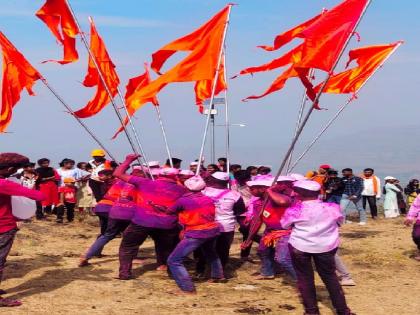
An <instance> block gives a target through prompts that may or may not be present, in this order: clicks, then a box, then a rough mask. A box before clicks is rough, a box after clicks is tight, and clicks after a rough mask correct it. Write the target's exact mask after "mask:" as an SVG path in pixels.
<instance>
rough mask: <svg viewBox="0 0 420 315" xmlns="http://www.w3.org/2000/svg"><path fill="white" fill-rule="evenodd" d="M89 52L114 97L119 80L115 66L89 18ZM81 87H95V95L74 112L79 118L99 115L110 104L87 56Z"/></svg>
mask: <svg viewBox="0 0 420 315" xmlns="http://www.w3.org/2000/svg"><path fill="white" fill-rule="evenodd" d="M90 50H91V52H92V54H93V56H94V58H95V61H96V64H97V65H98V67H99V69H100V71H101V74H102V76H103V78H104V79H105V82H106V85H107V87H108V89H109V91H110V93H111V95H112V97H115V95H117V93H118V85H119V84H120V79H119V77H118V75H117V72H116V71H115V65H114V64H113V63H112V61H111V58H110V57H109V55H108V52H107V50H106V46H105V43H104V41H103V40H102V38H101V37H100V36H99V34H98V32H97V30H96V27H95V24H94V23H93V20H92V19H91V18H90ZM83 85H84V86H86V87H94V86H96V87H97V89H96V94H95V96H94V97H93V99H92V100H90V101H89V102H88V103H87V105H86V106H85V107H84V108H82V109H79V110H78V111H76V112H75V115H76V116H77V117H79V118H87V117H91V116H94V115H96V114H97V113H99V112H100V111H101V110H102V109H103V108H104V107H105V106H106V105H108V104H109V103H110V102H111V98H110V97H109V94H108V92H107V90H106V88H105V86H104V84H103V82H102V80H101V78H100V76H99V72H98V69H97V68H96V66H95V63H94V61H93V59H92V57H91V56H89V62H88V71H87V75H86V77H85V80H84V81H83Z"/></svg>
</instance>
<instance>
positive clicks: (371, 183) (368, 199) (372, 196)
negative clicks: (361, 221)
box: [362, 168, 381, 220]
mask: <svg viewBox="0 0 420 315" xmlns="http://www.w3.org/2000/svg"><path fill="white" fill-rule="evenodd" d="M374 173H375V171H374V169H373V168H366V169H365V170H364V171H363V175H362V178H363V191H362V198H363V209H365V210H366V203H369V209H370V215H371V216H372V219H374V220H375V219H377V218H378V207H377V205H376V200H377V199H380V198H381V180H380V179H379V178H378V177H377V176H375V175H374Z"/></svg>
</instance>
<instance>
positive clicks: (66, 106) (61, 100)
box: [41, 76, 117, 161]
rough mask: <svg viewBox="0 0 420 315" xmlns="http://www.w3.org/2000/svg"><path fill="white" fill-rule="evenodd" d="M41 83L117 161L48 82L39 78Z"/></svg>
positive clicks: (111, 156) (110, 155) (109, 154)
mask: <svg viewBox="0 0 420 315" xmlns="http://www.w3.org/2000/svg"><path fill="white" fill-rule="evenodd" d="M41 81H42V83H44V85H45V86H46V87H47V88H48V89H49V90H50V92H51V93H52V94H53V95H54V96H55V97H56V98H57V99H58V101H59V102H60V103H61V104H63V106H64V107H65V108H66V110H67V111H68V112H69V113H70V115H72V116H73V117H74V118H75V119H76V120H77V122H78V123H79V124H80V125H81V126H82V127H83V129H85V130H86V132H87V133H88V134H89V135H90V136H91V137H92V139H93V140H95V142H96V143H97V144H98V145H99V146H100V147H101V148H102V149H103V150H104V151H105V152H106V153H107V154H108V156H109V157H110V158H111V159H112V160H114V161H117V159H116V158H115V157H114V156H113V155H112V154H111V153H110V151H109V150H108V149H107V148H106V147H105V146H104V144H103V143H102V142H101V141H100V140H99V139H98V138H97V137H96V136H95V134H94V133H93V132H92V131H91V130H90V129H89V128H88V126H86V124H85V123H84V122H83V121H82V120H81V119H80V118H79V117H77V116H76V115H75V114H74V111H73V110H72V109H71V107H70V106H69V105H68V104H67V103H66V102H65V101H64V100H63V99H62V98H61V96H60V95H59V94H58V93H57V92H56V91H55V90H54V89H53V88H52V87H51V85H49V83H48V81H47V80H46V79H45V78H44V77H43V76H41Z"/></svg>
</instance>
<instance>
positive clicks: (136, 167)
mask: <svg viewBox="0 0 420 315" xmlns="http://www.w3.org/2000/svg"><path fill="white" fill-rule="evenodd" d="M143 169H144V166H142V165H134V166H133V170H143Z"/></svg>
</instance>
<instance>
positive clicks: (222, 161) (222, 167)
mask: <svg viewBox="0 0 420 315" xmlns="http://www.w3.org/2000/svg"><path fill="white" fill-rule="evenodd" d="M217 162H218V163H217V164H218V168H219V171H220V172H227V158H224V157H221V158H219V159H218V160H217Z"/></svg>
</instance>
